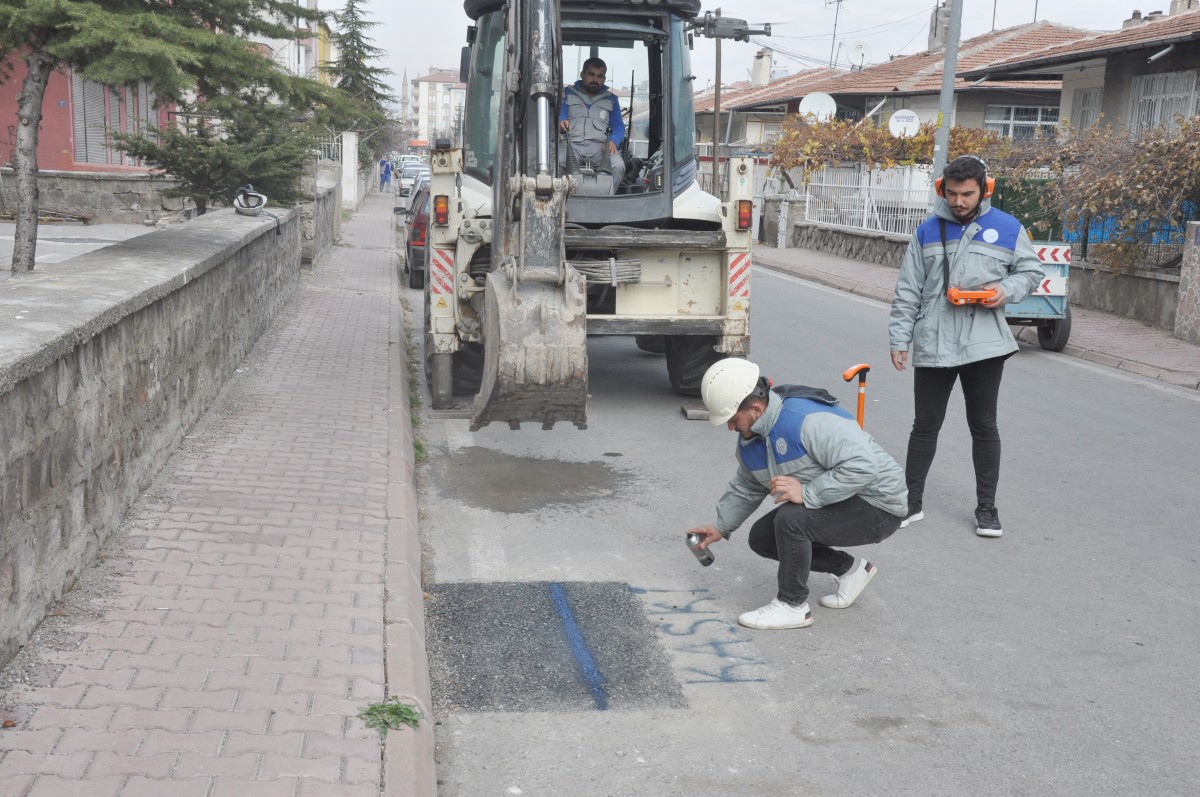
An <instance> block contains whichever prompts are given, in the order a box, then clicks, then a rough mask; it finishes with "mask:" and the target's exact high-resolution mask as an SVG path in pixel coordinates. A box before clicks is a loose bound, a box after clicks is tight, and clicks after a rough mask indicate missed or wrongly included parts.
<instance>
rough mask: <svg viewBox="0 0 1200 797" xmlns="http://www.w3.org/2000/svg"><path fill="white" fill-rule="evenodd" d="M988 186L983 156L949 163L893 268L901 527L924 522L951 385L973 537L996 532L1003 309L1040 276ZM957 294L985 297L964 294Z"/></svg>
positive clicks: (1006, 345)
mask: <svg viewBox="0 0 1200 797" xmlns="http://www.w3.org/2000/svg"><path fill="white" fill-rule="evenodd" d="M994 185H995V180H993V179H992V178H990V177H988V175H987V164H985V163H984V162H983V161H982V160H980V159H979V158H977V157H975V156H974V155H963V156H962V157H960V158H955V159H954V160H953V161H952V162H951V163H950V165H948V166H947V167H946V170H945V172H943V174H942V177H941V179H939V180H938V181H937V183H936V187H937V193H938V194H939V199H938V200H937V204H936V205H935V207H934V215H932V216H930V217H929V218H928V219H926V220H925V221H924V222H923V223H922V224H921V226H920V227H918V228H917V231H916V232H915V233H914V234H913V237H912V241H911V242H910V243H909V245H908V252H907V253H906V254H905V255H904V262H903V263H902V264H901V266H900V276H899V278H898V280H897V282H896V292H895V298H893V299H892V310H891V318H890V322H889V324H888V336H889V338H890V341H891V343H890V346H891V354H892V365H894V366H895V367H896V370H898V371H903V370H904V369H905V366H906V365H908V364H909V363H910V359H909V350H910V349H911V351H912V358H911V364H912V366H913V368H914V375H913V403H914V404H915V407H916V409H915V413H914V419H913V427H912V434H911V435H910V436H909V439H908V460H907V462H906V463H905V473H906V477H907V480H908V514H907V516H906V517H905V519H904V522H903V523H902V524H901V528H903V527H905V526H908V524H910V523H915V522H916V521H918V520H923V519H924V517H925V511H924V508H923V506H922V502H923V499H924V496H925V477H926V476H927V475H928V474H929V467H930V465H932V464H933V455H934V453H935V452H936V451H937V438H938V432H939V431H940V430H941V428H942V422H943V421H944V420H945V418H946V405H947V403H948V402H949V400H950V391H951V390H952V389H953V388H954V382H955V381H956V380H959V381H961V382H962V391H963V398H964V400H965V401H966V408H967V426H968V427H969V428H970V430H971V457H972V459H973V460H974V463H975V501H976V507H975V525H976V528H975V533H976V534H978V535H980V536H981V537H999V536H1000V535H1001V534H1002V533H1003V532H1002V529H1001V527H1000V514H999V512H998V511H997V510H996V485H997V483H998V482H999V481H1000V431H999V429H998V428H997V425H996V405H997V402H998V398H999V394H1000V377H1001V376H1002V374H1003V372H1004V361H1005V360H1006V359H1008V358H1009V357H1010V356H1011V355H1012V354H1013V352H1015V351H1017V348H1018V347H1017V342H1016V340H1015V339H1014V338H1013V335H1012V332H1011V331H1009V328H1008V324H1007V323H1005V320H1004V305H1005V303H1007V302H1019V301H1021V300H1022V299H1024V298H1025V297H1026V296H1028V295H1029V293H1030V292H1031V291H1032V290H1033V289H1034V288H1035V287H1036V286H1037V285H1038V283H1039V282H1040V281H1041V280H1042V279H1043V278H1044V277H1045V274H1044V273H1043V271H1042V266H1041V262H1040V261H1039V260H1038V256H1037V253H1036V252H1034V250H1033V244H1032V243H1031V242H1030V240H1029V235H1028V234H1027V233H1026V232H1025V228H1024V227H1023V226H1022V225H1021V223H1020V222H1019V221H1017V220H1016V219H1014V218H1013V217H1012V216H1010V215H1008V214H1007V213H1005V212H1004V211H1001V210H996V209H995V208H993V207H992V205H991V202H990V201H989V200H988V198H989V197H990V196H991V195H992V189H993V187H994ZM960 289H962V290H966V291H968V292H971V291H973V292H977V293H978V294H986V295H976V296H972V295H971V294H970V293H967V294H966V295H965V296H963V295H959V294H957V291H958V290H960ZM952 297H953V299H952Z"/></svg>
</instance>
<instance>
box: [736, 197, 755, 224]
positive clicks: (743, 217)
mask: <svg viewBox="0 0 1200 797" xmlns="http://www.w3.org/2000/svg"><path fill="white" fill-rule="evenodd" d="M753 217H754V203H753V202H751V201H750V200H749V199H739V200H738V208H737V219H738V229H739V230H748V229H750V219H752V218H753Z"/></svg>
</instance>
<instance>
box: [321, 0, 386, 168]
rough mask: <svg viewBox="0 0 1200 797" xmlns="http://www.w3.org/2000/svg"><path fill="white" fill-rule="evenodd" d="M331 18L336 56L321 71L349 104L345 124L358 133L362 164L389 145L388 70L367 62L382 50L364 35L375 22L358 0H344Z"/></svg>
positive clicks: (369, 160)
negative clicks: (336, 30) (334, 24)
mask: <svg viewBox="0 0 1200 797" xmlns="http://www.w3.org/2000/svg"><path fill="white" fill-rule="evenodd" d="M334 19H335V21H336V22H337V24H338V27H339V29H340V32H339V33H338V34H337V42H338V49H339V52H340V57H339V58H338V60H337V61H334V62H332V63H329V64H327V65H325V67H324V71H325V74H327V75H329V76H330V78H332V80H333V84H334V85H335V86H336V87H337V88H338V89H340V90H341V91H342V92H344V93H345V95H346V96H347V98H348V100H349V102H350V103H351V104H352V107H353V109H354V113H353V116H352V118H350V119H349V120H348V123H347V124H346V125H345V126H346V127H347V128H350V129H355V130H358V131H359V132H360V133H361V137H360V141H359V161H360V162H361V163H363V164H364V165H366V164H370V163H373V162H374V160H375V158H376V157H378V156H379V155H380V154H382V153H383V152H384V151H386V149H387V147H388V146H389V145H390V137H391V133H392V132H393V130H392V128H394V124H393V123H392V120H391V118H390V117H391V114H390V112H389V109H388V105H389V103H391V102H393V101H394V100H395V96H394V95H393V94H392V93H391V92H390V90H389V87H388V85H387V84H386V83H385V82H384V79H385V78H387V77H389V76H391V74H392V72H391V70H388V69H385V68H383V67H380V66H373V65H372V63H371V62H372V61H378V60H379V59H380V58H381V57H383V55H384V50H383V49H382V48H380V47H376V46H375V44H374V40H373V39H371V38H370V37H369V36H368V35H367V31H369V30H370V29H371V28H374V27H376V26H377V25H378V24H379V23H378V22H375V21H372V20H369V19H367V18H366V17H365V16H364V15H363V12H362V9H361V8H360V3H359V0H346V5H345V7H344V8H343V9H342V10H341V11H340V12H337V13H335V14H334Z"/></svg>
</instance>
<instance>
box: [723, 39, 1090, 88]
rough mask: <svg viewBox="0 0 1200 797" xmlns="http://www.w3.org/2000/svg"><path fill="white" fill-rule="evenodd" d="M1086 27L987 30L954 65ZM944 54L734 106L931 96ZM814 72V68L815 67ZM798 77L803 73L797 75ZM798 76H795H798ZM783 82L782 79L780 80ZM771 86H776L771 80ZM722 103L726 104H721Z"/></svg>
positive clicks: (997, 56) (1022, 50) (1029, 84)
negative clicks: (820, 96)
mask: <svg viewBox="0 0 1200 797" xmlns="http://www.w3.org/2000/svg"><path fill="white" fill-rule="evenodd" d="M1089 33H1090V31H1086V30H1082V29H1080V28H1072V27H1068V26H1066V25H1059V24H1057V23H1054V22H1045V21H1042V22H1030V23H1028V24H1025V25H1017V26H1016V27H1013V28H1005V29H1003V30H996V31H991V32H989V33H985V34H983V35H982V36H976V37H974V38H972V39H967V40H966V41H964V42H961V43H960V44H959V48H958V69H959V70H960V71H959V74H960V75H961V73H962V70H965V69H974V68H975V67H978V66H984V65H986V64H991V63H995V62H997V61H1000V60H1005V59H1010V58H1013V57H1015V56H1017V55H1024V54H1026V53H1029V52H1031V51H1034V50H1041V49H1045V48H1046V47H1050V46H1054V45H1058V44H1062V43H1063V42H1068V41H1075V40H1078V39H1080V38H1081V37H1084V36H1087V35H1088V34H1089ZM944 63H945V52H943V51H941V50H935V51H930V50H926V51H925V52H920V53H914V54H912V55H902V56H899V57H897V58H893V59H892V60H891V61H887V62H885V63H882V64H875V65H873V66H868V67H866V68H865V69H862V70H859V71H857V72H844V71H838V74H836V75H833V76H827V77H826V78H824V79H821V80H816V81H812V82H809V83H805V84H804V85H802V86H799V87H797V88H796V89H793V90H792V91H785V92H782V93H776V94H774V95H771V96H769V98H768V99H755V100H752V101H750V102H746V101H743V100H742V99H741V98H739V99H738V100H737V102H736V104H735V107H740V108H744V107H748V106H749V105H762V104H766V103H767V102H768V101H772V102H780V101H783V100H794V99H799V98H801V97H803V96H805V95H806V94H809V93H811V92H814V91H823V92H825V93H827V94H834V95H838V94H873V95H880V94H935V93H937V92H939V91H941V88H942V67H943V64H944ZM813 71H817V70H813ZM800 74H801V75H803V74H806V73H800ZM796 77H799V75H797V76H796ZM781 82H782V81H781ZM771 85H775V84H771ZM1058 86H1059V84H1058V83H1057V82H1054V81H1051V82H1047V81H1044V80H1021V81H990V82H989V83H988V85H987V87H988V88H989V89H995V88H1005V89H1028V88H1036V89H1056V88H1058ZM968 87H969V83H968V81H966V80H963V79H962V78H961V77H960V78H959V79H957V80H956V81H955V88H956V89H966V88H968ZM722 104H724V103H722Z"/></svg>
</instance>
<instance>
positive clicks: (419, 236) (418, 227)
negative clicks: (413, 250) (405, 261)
mask: <svg viewBox="0 0 1200 797" xmlns="http://www.w3.org/2000/svg"><path fill="white" fill-rule="evenodd" d="M409 243H411V244H412V245H413V246H424V245H425V225H424V224H414V225H413V226H412V241H410V242H409Z"/></svg>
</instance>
